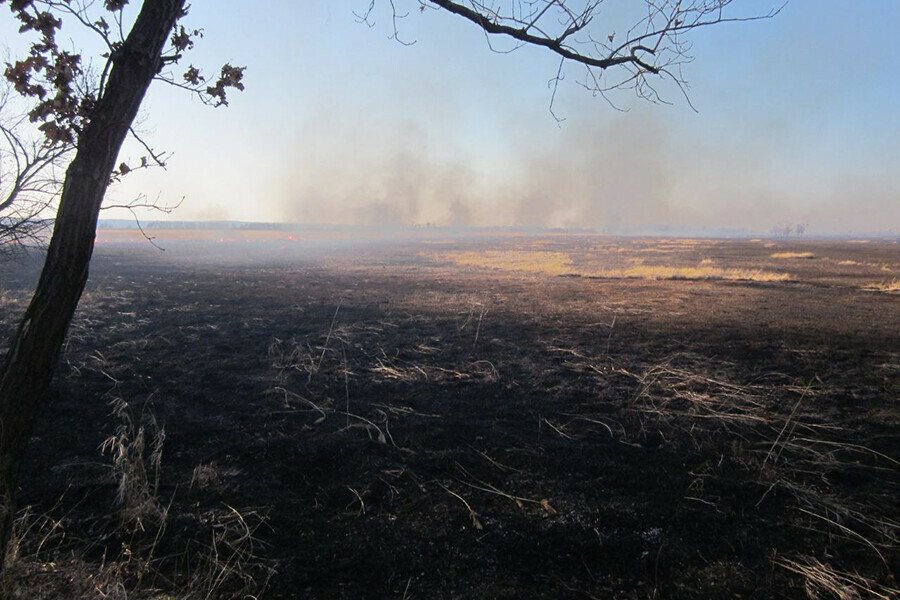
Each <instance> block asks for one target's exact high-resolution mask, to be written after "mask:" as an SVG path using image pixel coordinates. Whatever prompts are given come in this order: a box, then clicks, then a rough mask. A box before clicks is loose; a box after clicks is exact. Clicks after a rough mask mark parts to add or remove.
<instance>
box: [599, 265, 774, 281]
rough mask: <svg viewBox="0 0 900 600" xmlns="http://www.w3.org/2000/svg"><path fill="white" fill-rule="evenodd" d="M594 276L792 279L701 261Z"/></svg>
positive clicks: (605, 272)
mask: <svg viewBox="0 0 900 600" xmlns="http://www.w3.org/2000/svg"><path fill="white" fill-rule="evenodd" d="M590 275H591V276H594V277H611V278H625V279H685V280H701V279H708V280H716V279H718V280H729V281H790V280H791V279H792V278H791V276H790V275H789V274H787V273H773V272H771V271H764V270H763V269H728V268H721V267H713V266H710V265H709V263H706V264H704V263H703V262H701V263H700V264H699V265H697V266H696V267H664V266H650V265H640V266H635V267H631V268H628V269H623V270H609V271H597V272H595V273H590Z"/></svg>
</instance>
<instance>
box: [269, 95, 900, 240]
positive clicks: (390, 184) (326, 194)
mask: <svg viewBox="0 0 900 600" xmlns="http://www.w3.org/2000/svg"><path fill="white" fill-rule="evenodd" d="M672 112H673V111H669V112H666V108H665V107H659V106H639V107H635V108H634V109H633V110H631V111H630V112H627V113H621V112H616V111H611V110H609V109H608V108H606V107H600V106H596V105H593V106H591V107H590V108H589V109H587V110H583V111H578V112H577V119H575V118H573V119H570V120H569V121H567V122H565V123H563V124H562V126H561V127H557V126H556V125H555V123H553V122H552V120H551V119H550V118H549V117H548V116H547V115H546V114H545V113H543V114H541V115H539V116H538V117H537V118H536V119H533V120H532V119H531V117H528V116H522V115H521V114H517V113H516V112H515V111H510V112H509V114H499V113H491V114H492V116H494V117H495V121H494V122H493V123H492V127H491V129H490V131H489V132H486V133H485V134H484V135H483V136H482V138H481V139H480V140H479V138H478V137H477V136H476V137H474V138H473V137H472V136H471V132H469V133H468V134H467V135H465V136H457V135H455V133H454V131H453V130H452V129H451V126H450V125H448V124H447V123H446V122H443V123H435V122H431V121H425V120H424V119H423V118H422V117H421V115H419V116H417V117H404V116H397V115H392V114H390V112H389V111H387V110H385V109H384V108H383V107H382V109H381V110H380V111H379V112H373V113H370V114H358V113H356V114H354V113H348V112H341V111H340V110H336V109H335V108H334V107H330V108H326V107H322V108H321V109H320V110H318V111H315V113H314V114H312V115H311V116H310V117H309V118H308V119H307V120H306V122H305V123H304V124H303V126H302V127H301V129H300V130H301V131H302V136H301V137H299V138H298V140H297V142H296V145H295V147H294V148H293V150H292V151H291V152H289V153H288V155H287V156H288V158H289V159H290V160H289V164H287V165H285V168H284V171H285V175H284V176H283V181H282V183H281V190H282V191H281V194H280V212H281V214H280V216H281V218H282V219H284V220H289V221H295V222H308V223H335V224H351V225H372V226H398V225H413V224H425V223H433V224H437V225H443V226H509V225H516V226H541V227H566V228H592V229H597V230H599V231H604V232H609V233H634V232H640V231H651V230H658V228H660V227H685V228H705V229H707V230H709V231H715V230H721V229H732V230H744V231H747V232H754V231H755V232H759V231H768V230H769V229H771V228H772V227H773V226H775V225H778V224H780V223H785V222H791V223H807V224H809V225H810V229H809V231H810V232H811V233H835V232H842V231H857V232H861V231H879V230H880V231H884V230H886V229H889V228H890V226H891V224H893V225H894V227H895V228H896V224H897V223H900V214H898V202H897V195H898V190H897V184H896V183H894V182H893V179H892V178H891V176H890V167H889V164H888V163H890V162H891V161H890V160H889V158H890V157H887V158H885V159H884V160H883V161H881V162H880V163H879V164H873V163H872V162H871V161H869V162H867V163H866V164H867V165H868V166H867V168H866V169H859V168H857V166H856V165H857V162H858V161H861V160H863V158H857V160H856V161H851V162H849V163H848V164H846V165H844V167H843V170H842V171H841V172H838V171H836V170H835V169H834V166H833V165H832V164H830V163H829V162H827V161H824V160H822V157H821V156H816V155H814V154H813V155H811V156H809V157H805V156H803V154H802V153H799V152H797V148H798V147H802V144H801V143H800V140H797V139H794V136H795V134H794V133H793V132H791V131H790V130H789V129H785V128H783V127H775V126H774V125H773V127H772V128H771V130H767V131H758V132H755V133H754V132H753V131H747V132H746V133H745V134H744V135H742V137H741V138H740V139H729V138H728V135H729V131H731V132H732V135H733V131H732V130H730V129H729V128H728V127H723V128H722V129H721V130H719V131H706V130H699V128H698V129H697V130H691V127H692V126H694V124H695V123H701V124H702V123H703V122H704V121H703V119H702V118H699V117H697V118H694V119H693V121H691V120H690V119H685V118H684V112H683V111H682V112H680V113H678V118H680V119H681V120H680V121H679V120H676V118H673V115H672ZM455 116H456V117H457V118H458V117H459V116H460V115H455ZM686 122H687V123H688V124H687V125H685V123H686ZM472 139H474V140H475V142H471V141H469V142H468V143H469V144H471V145H470V146H468V147H466V146H465V145H464V143H463V142H461V140H472ZM879 165H880V166H879Z"/></svg>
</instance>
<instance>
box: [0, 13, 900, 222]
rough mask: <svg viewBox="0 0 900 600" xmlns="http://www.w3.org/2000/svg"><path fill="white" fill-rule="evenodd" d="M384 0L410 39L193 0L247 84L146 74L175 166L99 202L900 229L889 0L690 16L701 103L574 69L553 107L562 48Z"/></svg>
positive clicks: (202, 56)
mask: <svg viewBox="0 0 900 600" xmlns="http://www.w3.org/2000/svg"><path fill="white" fill-rule="evenodd" d="M619 1H620V2H621V0H619ZM395 2H396V4H397V6H398V7H408V8H409V9H410V10H411V14H410V16H409V18H407V19H405V20H404V21H402V22H401V23H400V31H401V35H402V36H403V37H404V38H405V39H407V40H415V41H416V43H415V45H413V46H410V47H407V46H403V45H401V44H398V43H397V42H396V41H393V40H390V39H388V37H389V35H390V33H391V31H392V28H391V26H390V19H389V13H388V12H387V11H388V10H389V3H388V2H386V1H385V2H379V4H378V6H377V8H376V13H375V15H374V17H375V18H374V20H375V25H374V27H371V28H370V27H367V26H366V25H364V24H360V23H358V22H357V20H356V19H355V17H354V15H353V11H354V10H356V11H362V10H364V9H365V8H366V6H367V5H368V2H367V0H343V1H340V2H334V1H332V2H328V1H324V0H308V1H304V2H283V1H275V0H270V1H268V2H259V3H253V4H252V6H253V10H247V9H246V6H248V4H247V3H243V2H241V3H238V2H235V1H232V0H217V1H215V2H211V1H197V2H194V3H193V8H192V11H191V15H190V17H189V19H188V22H189V24H191V25H192V26H199V27H202V28H203V29H204V31H205V37H204V39H203V40H202V41H201V42H200V43H199V44H198V47H197V49H196V50H195V51H194V52H193V54H192V55H191V56H190V57H189V59H188V60H189V61H190V62H192V63H193V64H196V65H198V66H204V67H206V68H207V69H208V70H211V71H213V70H215V69H216V68H217V66H218V65H220V64H221V63H222V62H225V61H231V62H232V63H234V64H239V65H246V66H247V72H246V85H247V89H246V91H245V92H243V93H242V94H239V95H233V96H232V102H231V106H230V107H229V108H227V109H225V108H219V109H212V108H209V107H206V106H203V105H202V104H201V103H199V102H198V101H197V100H196V99H192V98H190V97H188V96H187V95H185V94H184V93H182V92H180V91H178V90H175V89H171V88H167V87H165V86H164V85H158V84H157V85H156V86H155V87H154V88H153V89H152V90H151V93H150V95H149V97H148V98H147V101H146V102H145V108H144V111H143V112H142V116H141V123H140V126H139V128H140V129H141V130H142V131H144V132H146V136H147V138H148V139H149V140H151V141H152V143H153V145H154V146H155V147H158V148H161V149H165V150H168V151H171V152H174V156H173V158H172V160H171V162H170V167H169V169H168V171H167V172H165V173H163V172H161V171H157V172H147V173H136V174H133V175H132V176H129V177H128V178H127V179H126V181H125V182H123V183H122V184H120V185H119V186H118V187H117V188H116V189H114V190H112V191H111V193H110V200H111V201H112V202H116V201H125V200H127V199H129V198H131V197H133V196H135V195H136V194H138V193H141V192H143V193H147V194H148V195H150V196H152V197H155V196H156V195H157V194H161V198H162V199H163V200H169V201H177V200H178V199H180V198H181V197H182V196H184V197H185V202H184V204H183V205H182V206H181V208H180V209H179V210H178V211H177V212H176V213H174V214H173V215H172V216H171V217H169V218H176V219H236V220H259V221H305V222H333V223H356V224H393V223H424V222H437V223H439V224H451V223H457V224H470V225H546V226H584V227H596V228H599V229H601V230H607V231H623V230H633V229H635V228H641V227H647V226H659V225H672V226H689V227H707V228H711V229H715V228H744V229H747V230H749V231H767V230H768V229H770V228H771V227H773V226H776V225H780V224H784V223H808V224H809V229H810V231H811V232H812V233H862V232H875V231H887V230H893V231H895V232H896V231H898V230H900V201H898V196H900V185H898V182H897V178H898V172H900V168H898V165H900V146H898V143H897V140H898V139H900V117H898V111H897V110H896V108H895V106H894V105H895V104H896V102H897V98H898V97H900V80H898V78H897V77H896V76H895V71H896V64H895V63H896V62H897V59H898V52H897V50H896V49H895V47H894V46H893V39H894V37H895V36H894V33H893V31H892V28H893V26H894V24H895V23H897V22H898V21H900V2H892V1H889V2H883V1H875V0H859V1H855V2H849V1H846V0H844V1H837V0H791V1H790V2H789V3H788V4H787V5H786V6H785V8H784V9H783V11H782V12H781V14H780V15H778V16H777V17H776V18H774V19H772V20H768V21H761V22H754V23H739V24H729V25H722V26H718V27H715V28H708V29H705V30H703V31H697V32H695V35H693V36H692V40H693V42H694V49H693V55H694V56H695V57H696V60H695V61H694V62H693V63H691V64H690V65H688V66H687V68H686V71H685V75H686V78H687V80H688V82H689V83H690V85H691V88H690V91H689V93H690V98H691V101H692V103H693V105H694V106H695V107H696V108H697V111H698V112H694V111H693V110H692V109H691V107H690V106H688V104H687V102H685V101H684V99H682V98H681V97H680V96H679V94H678V93H677V91H676V90H672V89H669V90H668V93H667V94H666V99H668V100H670V101H671V102H672V103H673V104H672V105H652V104H648V103H646V102H642V101H639V100H636V99H634V98H633V96H632V95H631V94H630V93H629V92H623V93H621V94H618V95H615V94H614V95H613V96H612V98H613V100H614V101H615V102H616V104H617V105H618V106H619V107H620V108H623V109H626V110H627V112H621V111H618V110H614V109H613V108H611V107H610V106H609V104H608V103H607V102H605V101H604V100H602V99H599V98H593V97H591V96H590V94H588V93H586V92H585V91H584V90H583V89H581V88H580V87H578V86H577V85H575V84H574V81H575V79H576V76H577V75H578V72H579V71H578V69H577V68H576V67H572V68H570V69H569V77H568V78H567V80H566V81H565V82H564V84H563V85H562V87H561V88H560V91H559V94H558V96H557V101H556V105H555V110H556V112H557V113H558V114H560V115H561V116H562V117H564V118H565V121H564V122H563V123H562V124H561V125H558V124H557V123H556V121H555V120H554V119H553V117H552V116H551V115H550V112H549V110H548V105H549V101H550V91H549V90H548V87H547V82H548V80H549V79H550V78H551V77H552V76H553V75H554V74H555V72H556V67H557V61H556V59H554V58H553V57H552V56H550V55H548V54H546V53H545V52H544V51H541V50H540V49H533V48H522V49H520V50H518V51H516V52H513V53H511V54H498V53H494V52H491V51H490V50H489V49H488V47H487V44H486V42H485V38H484V35H483V34H481V33H479V32H478V31H477V30H476V29H475V28H474V27H473V26H471V25H470V24H468V23H466V22H464V21H462V20H461V19H459V18H458V17H455V16H453V15H449V14H445V13H442V12H441V11H426V12H425V13H423V14H420V13H419V11H418V10H416V3H415V2H413V1H412V0H395ZM615 3H616V0H608V4H610V10H612V11H614V10H615V6H614V5H615ZM732 7H733V11H734V13H735V14H738V15H740V14H750V13H752V12H753V11H756V10H761V11H765V10H767V9H768V8H769V5H767V4H766V3H765V2H760V1H756V0H754V1H752V2H751V1H749V0H743V1H741V0H736V1H735V2H734V3H733V5H732ZM602 16H603V15H601V17H602ZM3 19H6V20H7V21H8V20H9V17H8V16H4V17H3ZM8 25H9V24H8V23H5V24H4V28H3V29H0V33H2V34H3V37H4V38H7V32H8V31H9V29H8ZM602 25H603V24H602V23H601V28H602ZM13 37H14V36H12V35H10V36H9V39H11V40H12V38H13ZM13 43H15V40H13ZM15 49H16V48H15V46H13V48H12V50H13V52H15ZM139 156H140V151H139V149H138V148H136V147H134V146H130V147H128V148H126V149H125V150H124V151H123V158H124V159H126V160H127V159H132V160H137V157H139ZM104 216H107V217H113V216H119V215H117V214H115V212H114V211H109V212H108V213H107V214H105V215H104ZM151 218H152V217H151Z"/></svg>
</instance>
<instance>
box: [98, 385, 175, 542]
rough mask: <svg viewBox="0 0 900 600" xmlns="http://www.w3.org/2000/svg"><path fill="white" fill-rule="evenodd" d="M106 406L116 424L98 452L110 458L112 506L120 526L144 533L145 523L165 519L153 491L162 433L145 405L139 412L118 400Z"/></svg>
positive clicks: (161, 446)
mask: <svg viewBox="0 0 900 600" xmlns="http://www.w3.org/2000/svg"><path fill="white" fill-rule="evenodd" d="M109 404H110V407H111V408H112V409H113V415H114V416H115V417H116V418H117V419H118V420H119V424H118V425H117V426H116V430H115V433H113V434H112V435H111V436H109V437H107V438H106V439H105V440H104V441H103V444H102V445H101V446H100V450H101V452H102V453H103V454H104V455H106V454H109V455H110V456H111V457H112V464H111V469H112V474H113V476H114V477H115V479H116V482H117V488H116V504H117V505H118V506H119V514H120V517H121V519H122V522H123V524H124V525H125V526H126V527H134V528H135V529H138V530H140V531H144V522H145V521H147V520H151V521H154V522H157V523H158V522H160V521H161V520H163V519H165V508H164V507H163V505H162V504H161V503H160V501H159V498H158V495H157V490H158V489H159V477H160V470H161V467H162V450H163V443H164V442H165V439H166V431H165V429H164V428H163V427H160V425H159V423H158V422H157V421H156V417H155V416H154V414H153V413H152V412H151V411H149V410H148V409H147V405H146V404H144V406H143V407H142V409H141V410H140V411H135V410H134V409H133V408H132V407H131V406H130V405H129V404H128V403H127V402H126V401H125V400H123V399H122V398H113V399H112V401H110V403H109Z"/></svg>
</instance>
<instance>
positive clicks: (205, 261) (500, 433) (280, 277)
mask: <svg viewBox="0 0 900 600" xmlns="http://www.w3.org/2000/svg"><path fill="white" fill-rule="evenodd" d="M163 245H165V244H163ZM232 246H234V244H231V245H228V244H224V245H220V244H215V243H211V242H204V243H191V242H186V241H177V242H172V243H171V244H170V245H169V247H168V249H167V250H166V252H159V251H157V250H155V249H153V248H152V247H149V246H148V245H146V244H110V245H100V246H99V247H98V250H97V255H96V257H95V260H94V263H93V266H92V272H91V279H90V283H89V286H88V289H87V291H86V293H85V296H84V299H83V301H82V303H81V306H80V308H79V311H78V313H77V316H76V319H75V321H74V323H73V325H72V328H71V331H70V335H69V338H68V342H67V344H66V347H65V350H64V353H63V356H62V358H61V361H60V365H59V367H58V370H57V376H56V378H55V380H54V383H53V386H52V390H51V391H50V393H49V394H48V397H47V399H46V407H45V409H44V411H43V414H42V417H41V419H40V422H39V423H38V425H37V428H36V431H35V434H34V438H33V441H32V443H31V446H30V448H29V453H28V457H27V464H26V465H25V467H24V473H25V476H24V479H23V481H22V489H21V493H20V496H19V506H20V507H21V508H25V507H27V510H28V513H29V514H31V515H42V516H44V517H46V518H45V519H43V520H41V519H38V520H34V521H31V522H33V523H39V524H40V526H37V525H36V526H35V527H34V532H32V533H31V534H28V533H27V532H26V533H25V534H24V540H23V543H22V548H23V551H22V555H23V557H24V556H25V555H26V554H27V555H28V556H30V557H32V559H33V560H34V561H37V562H38V563H39V564H40V565H43V567H42V568H32V569H31V570H27V571H28V572H27V573H26V574H25V575H23V576H22V579H21V580H20V581H19V582H18V584H19V585H22V586H23V588H22V589H26V588H27V586H28V585H30V584H29V583H28V582H29V581H34V580H35V579H36V578H40V577H46V576H47V575H46V574H47V573H48V572H57V571H60V570H63V569H64V565H66V564H72V561H74V560H76V559H77V560H78V561H79V563H80V564H81V565H82V568H84V567H83V565H88V569H89V570H90V569H92V568H93V569H96V570H97V571H98V572H99V571H100V570H102V569H103V568H104V565H109V564H112V563H116V564H119V565H126V566H127V568H124V567H123V568H122V569H121V571H122V573H120V577H121V578H122V581H124V583H123V585H126V586H131V587H132V588H134V589H137V590H143V592H140V593H145V594H150V593H151V591H153V590H156V591H155V592H153V593H158V594H170V595H171V597H180V596H179V593H181V592H180V590H182V591H183V590H187V589H189V588H190V586H197V585H201V584H202V585H206V586H207V588H205V589H209V590H212V594H213V595H212V597H228V595H229V594H231V595H240V594H253V595H259V596H261V597H264V598H429V599H438V598H673V599H675V598H685V599H687V598H738V597H744V598H806V597H813V596H812V595H813V594H815V593H820V594H822V597H823V598H824V597H829V596H828V593H837V592H834V589H837V590H841V589H844V590H845V591H847V590H850V591H853V592H854V593H858V594H860V597H867V596H865V594H866V592H865V591H864V588H868V589H869V591H870V592H872V594H875V593H879V594H882V596H877V595H872V594H870V596H868V597H891V594H895V593H896V589H897V588H898V586H900V584H898V582H897V581H896V579H895V577H896V575H897V573H898V572H900V546H898V544H900V542H898V539H900V526H898V523H900V504H898V503H897V501H896V498H897V497H900V465H898V463H897V460H900V452H898V449H900V426H898V425H900V405H898V399H900V393H898V392H900V296H898V295H897V294H896V293H894V292H890V291H886V290H889V289H890V283H891V282H895V281H896V279H895V278H896V277H897V273H900V246H898V244H897V243H896V241H892V240H887V241H885V240H881V241H878V240H875V241H871V242H869V243H867V244H858V243H857V244H854V243H849V242H846V241H829V240H819V241H814V240H803V241H781V240H776V241H768V240H767V241H765V242H764V241H750V240H699V241H693V242H691V243H683V242H678V241H671V240H659V239H614V238H605V237H592V236H545V237H527V236H526V237H515V236H510V237H505V238H497V239H476V240H456V239H439V240H427V239H426V240H407V241H396V242H392V243H381V244H375V243H372V244H368V245H365V246H360V247H355V248H352V247H351V248H343V247H342V248H317V247H313V246H312V245H310V246H304V245H302V244H294V245H290V244H288V243H286V242H285V243H276V242H271V241H270V242H266V243H259V244H250V243H247V244H245V245H244V246H241V247H240V248H238V250H239V252H234V251H233V250H234V248H233V247H232ZM487 249H491V250H502V251H510V252H531V251H535V252H537V251H538V250H537V249H539V251H541V252H543V251H553V252H565V253H567V254H568V255H569V256H571V257H572V261H573V262H574V264H576V265H585V264H587V263H591V262H592V263H596V264H600V263H604V261H606V262H609V261H614V260H615V261H619V262H621V261H623V260H626V259H629V258H630V259H631V260H632V264H635V263H637V262H638V261H641V264H651V263H652V264H672V265H696V264H697V263H698V262H700V261H701V260H703V259H707V260H708V261H714V262H715V264H716V265H720V266H723V267H728V268H741V269H764V270H767V271H771V272H779V273H788V274H789V275H790V276H791V279H789V280H786V281H752V280H726V279H702V280H692V279H658V280H657V279H644V278H603V277H596V276H584V275H583V274H581V275H579V273H581V272H582V271H583V272H584V273H586V272H589V271H588V270H582V271H579V270H578V269H575V270H573V273H571V274H566V275H562V276H558V275H557V276H551V275H547V274H542V273H540V272H535V271H532V272H523V271H518V270H517V271H513V270H500V269H492V268H490V267H489V266H485V267H484V268H480V267H471V266H470V267H465V266H459V265H457V264H455V263H454V262H453V260H452V253H453V252H455V251H462V250H465V251H473V252H478V251H484V250H487ZM787 251H793V252H796V253H798V254H802V253H811V254H812V257H811V258H809V257H805V258H799V257H798V258H774V257H772V254H774V253H776V252H787ZM448 257H451V258H448ZM648 257H649V258H648ZM38 263H39V261H38V260H37V258H34V257H33V258H31V259H28V260H25V261H24V262H22V261H19V262H16V263H7V264H4V265H3V266H2V267H0V282H2V283H0V320H2V333H3V334H4V336H3V337H4V339H5V338H8V337H9V334H10V333H11V332H12V330H13V328H14V326H15V324H16V319H17V318H18V317H19V315H20V311H21V310H22V309H23V307H24V303H25V301H26V299H27V296H28V290H29V289H30V286H31V285H32V284H33V281H34V277H35V274H36V268H37V266H38ZM878 286H880V289H875V288H877V287H878ZM867 288H872V289H867ZM163 430H164V439H163V438H162V437H161V436H160V435H159V432H160V431H163ZM117 433H118V434H119V439H120V440H121V439H126V442H127V441H130V442H132V446H131V452H132V454H130V455H128V456H130V457H131V458H130V460H131V461H132V462H137V463H138V464H139V466H140V465H141V464H142V465H143V466H144V467H145V468H146V471H145V472H144V475H142V476H138V475H139V473H140V469H138V471H134V470H132V471H131V477H132V479H131V480H130V481H134V480H135V477H136V478H137V479H138V480H139V479H140V477H144V476H145V477H146V479H147V484H146V485H145V486H144V487H143V488H142V489H143V492H141V491H140V489H139V490H138V492H133V493H134V494H137V495H138V501H135V500H132V501H131V503H130V505H129V503H128V502H126V503H125V505H124V506H123V505H122V503H121V501H119V502H118V503H117V499H116V496H117V491H118V489H119V484H120V483H121V481H122V474H123V473H124V472H125V471H122V470H121V469H119V470H117V468H116V467H115V466H114V463H115V462H116V460H115V454H114V452H111V451H107V452H106V453H103V452H101V445H102V444H103V443H104V441H105V440H107V439H108V438H110V436H115V435H116V434H117ZM141 439H142V440H143V443H144V448H143V450H141V449H140V448H138V449H137V450H135V446H134V443H135V441H136V440H137V441H138V442H139V441H140V440H141ZM154 441H155V442H157V443H158V444H160V447H161V452H162V454H161V463H160V465H161V467H160V469H159V471H158V481H157V480H156V477H157V472H156V471H155V470H154V468H153V460H152V459H153V457H152V452H153V449H154ZM126 446H127V443H126ZM114 449H115V448H114V447H113V446H107V450H114ZM126 458H127V457H126ZM135 473H138V475H135ZM141 494H143V495H141ZM136 502H137V503H138V504H139V505H138V506H137V508H135V503H136ZM140 503H143V504H140ZM128 510H131V511H132V512H131V514H132V517H134V514H137V515H138V516H141V523H142V526H143V531H141V528H140V527H137V526H136V525H135V521H134V519H132V520H131V521H129V522H127V523H126V522H123V519H125V516H123V515H126V513H128ZM135 511H137V512H136V513H135ZM163 512H164V513H165V517H164V518H162V517H160V516H159V515H160V514H161V513H163ZM46 519H51V520H52V523H55V525H48V521H47V520H46ZM126 520H127V519H126ZM23 522H26V521H23ZM38 531H41V532H45V534H44V535H43V542H42V544H43V545H41V544H38V543H37V538H38V537H40V536H37V534H36V533H35V532H38ZM29 535H31V537H30V538H29V537H28V536H29ZM26 550H27V552H26ZM138 554H140V555H141V556H144V557H146V561H145V562H144V563H142V564H145V567H146V568H144V570H143V571H141V570H140V569H137V568H136V567H135V566H134V563H133V562H129V560H128V557H130V556H133V555H138ZM47 565H54V566H53V567H48V566H47ZM223 565H224V566H225V568H221V567H223ZM217 569H218V570H217ZM200 573H212V574H213V576H214V577H215V576H216V575H215V574H217V573H221V574H222V575H221V578H222V583H221V585H219V586H217V587H211V586H210V580H209V579H207V580H206V581H205V583H204V582H201V581H200V580H201V579H202V577H199V576H198V574H200ZM823 573H825V574H828V573H830V574H831V576H832V580H831V582H832V583H831V586H832V592H828V591H827V590H826V588H827V585H826V583H823V581H824V582H827V581H829V580H828V578H827V576H826V575H823ZM836 574H837V575H836ZM138 580H140V581H138ZM198 582H199V583H198ZM72 585H74V584H72ZM823 586H825V587H823ZM76 587H77V586H76ZM72 589H73V590H74V589H75V588H72ZM148 590H150V591H148ZM71 593H73V594H74V593H76V591H72V592H71ZM848 593H849V592H848ZM808 595H809V596H808ZM98 597H99V596H98ZM129 597H139V593H138V592H133V594H132V595H131V596H129ZM848 597H852V596H848Z"/></svg>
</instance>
